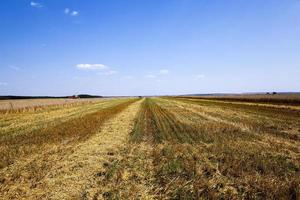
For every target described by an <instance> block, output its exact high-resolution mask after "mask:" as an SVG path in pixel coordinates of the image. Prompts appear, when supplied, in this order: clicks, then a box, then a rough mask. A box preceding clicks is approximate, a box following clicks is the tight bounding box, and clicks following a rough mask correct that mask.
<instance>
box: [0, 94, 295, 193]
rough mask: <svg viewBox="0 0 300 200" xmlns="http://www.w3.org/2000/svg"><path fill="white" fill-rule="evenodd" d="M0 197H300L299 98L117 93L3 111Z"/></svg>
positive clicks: (1, 120) (0, 124)
mask: <svg viewBox="0 0 300 200" xmlns="http://www.w3.org/2000/svg"><path fill="white" fill-rule="evenodd" d="M0 141H1V146H0V148H1V151H0V154H1V160H0V161H1V162H0V164H1V169H0V198H1V199H299V198H300V196H299V195H300V108H299V106H297V105H291V104H286V105H282V104H281V105H275V104H268V103H253V102H252V101H249V102H248V101H245V102H244V101H243V102H241V101H239V102H237V101H228V100H226V101H221V100H217V101H216V100H210V99H199V98H197V99H196V98H189V97H184V98H174V97H163V98H144V99H110V100H101V101H96V102H89V103H84V104H74V105H73V104H70V105H62V106H46V107H43V108H41V109H37V110H27V111H23V112H10V113H6V114H1V117H0Z"/></svg>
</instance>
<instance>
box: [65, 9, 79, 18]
mask: <svg viewBox="0 0 300 200" xmlns="http://www.w3.org/2000/svg"><path fill="white" fill-rule="evenodd" d="M64 13H65V14H66V15H70V16H73V17H76V16H78V15H79V12H78V11H76V10H71V9H70V8H65V10H64Z"/></svg>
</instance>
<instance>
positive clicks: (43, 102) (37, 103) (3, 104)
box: [0, 98, 105, 112]
mask: <svg viewBox="0 0 300 200" xmlns="http://www.w3.org/2000/svg"><path fill="white" fill-rule="evenodd" d="M103 100H105V99H103V98H94V99H89V98H86V99H20V100H0V111H2V112H3V111H7V110H10V111H14V110H30V109H37V108H42V107H45V106H53V105H66V104H82V103H91V102H97V101H103Z"/></svg>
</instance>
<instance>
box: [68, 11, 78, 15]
mask: <svg viewBox="0 0 300 200" xmlns="http://www.w3.org/2000/svg"><path fill="white" fill-rule="evenodd" d="M70 15H71V16H77V15H79V12H78V11H75V10H74V11H72V12H71V14H70Z"/></svg>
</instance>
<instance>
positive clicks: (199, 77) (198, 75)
mask: <svg viewBox="0 0 300 200" xmlns="http://www.w3.org/2000/svg"><path fill="white" fill-rule="evenodd" d="M195 78H196V79H203V78H205V75H204V74H197V75H196V76H195Z"/></svg>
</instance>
